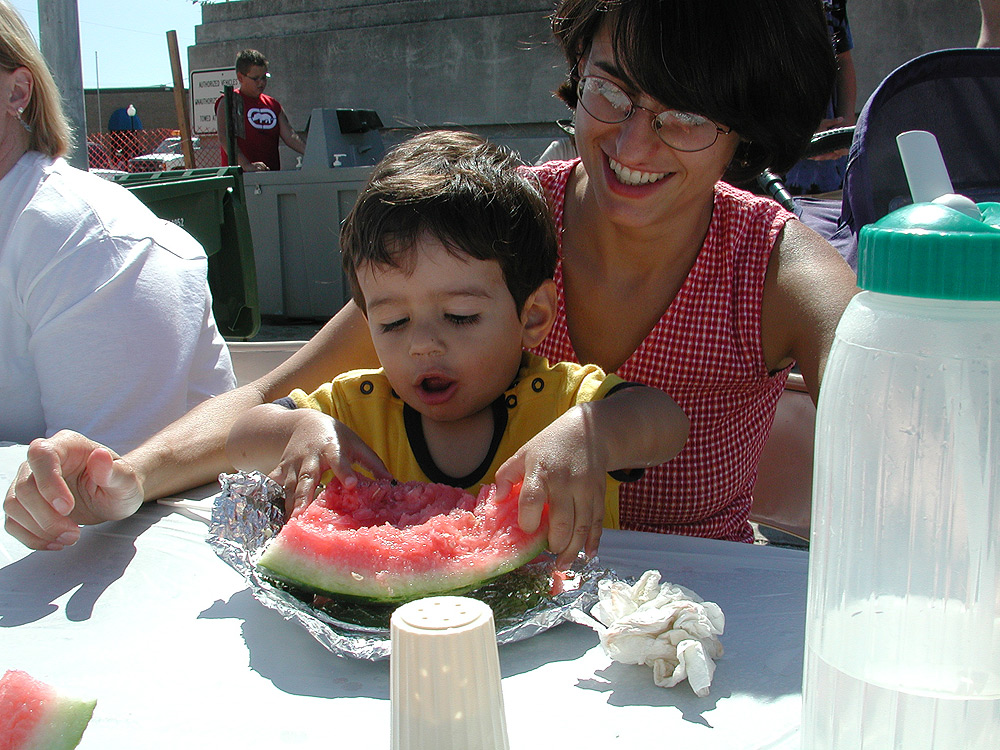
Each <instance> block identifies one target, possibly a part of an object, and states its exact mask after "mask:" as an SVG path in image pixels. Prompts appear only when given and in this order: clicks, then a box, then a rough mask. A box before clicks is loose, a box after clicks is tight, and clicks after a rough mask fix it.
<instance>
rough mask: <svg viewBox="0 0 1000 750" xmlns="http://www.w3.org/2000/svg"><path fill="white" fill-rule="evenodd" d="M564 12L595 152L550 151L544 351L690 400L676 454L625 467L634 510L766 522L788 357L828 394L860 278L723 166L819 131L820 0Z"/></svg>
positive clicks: (563, 28) (636, 0) (660, 517)
mask: <svg viewBox="0 0 1000 750" xmlns="http://www.w3.org/2000/svg"><path fill="white" fill-rule="evenodd" d="M553 30H554V31H555V34H556V38H557V39H558V41H559V42H560V44H561V45H562V47H563V49H564V51H565V53H566V57H567V61H568V66H569V75H568V78H567V81H566V83H565V84H564V86H563V87H562V88H561V89H560V94H561V95H562V96H563V98H564V99H565V100H566V101H567V103H568V104H569V105H570V106H571V107H574V108H575V109H576V146H577V149H578V152H579V154H580V160H579V161H574V162H554V163H550V164H548V165H543V166H541V167H538V168H536V173H537V174H538V175H539V177H540V178H541V179H542V182H543V185H544V186H545V190H546V197H547V199H548V201H549V205H550V210H551V213H552V215H553V216H554V217H555V218H556V222H557V232H558V234H559V236H560V239H561V254H560V259H561V262H560V264H559V266H558V268H557V270H556V277H555V279H556V284H557V289H558V291H559V296H560V299H561V300H562V304H561V305H560V307H559V311H558V315H557V318H556V322H555V325H554V326H553V330H552V333H551V334H550V335H549V336H548V337H547V339H546V340H545V341H544V342H543V343H542V345H541V346H539V347H538V348H537V349H536V351H538V352H539V353H541V354H543V355H545V356H547V357H549V358H552V359H569V360H574V359H575V360H578V361H583V362H595V363H597V364H599V365H601V366H602V367H604V368H605V369H606V370H608V371H614V372H617V373H618V374H619V375H621V376H623V377H625V378H626V379H628V380H636V381H640V382H645V383H649V384H650V385H654V386H657V387H659V388H663V389H664V390H666V391H667V392H668V393H670V394H671V395H672V396H673V397H674V398H675V399H676V400H677V402H678V404H680V406H681V408H682V409H684V411H685V413H686V414H687V415H688V417H689V418H690V419H691V425H692V429H691V438H690V439H689V441H688V444H687V445H686V446H685V448H684V450H683V451H682V452H681V453H680V455H678V456H677V458H675V459H674V460H673V461H671V462H669V463H668V464H666V465H664V466H662V467H658V468H657V469H655V470H652V471H647V472H646V475H645V476H644V477H643V478H642V479H641V480H639V481H638V482H634V483H630V484H628V485H623V487H622V491H621V521H622V526H623V528H635V529H641V530H646V531H661V532H675V533H686V534H697V535H705V536H716V537H720V538H724V539H733V540H742V541H751V539H752V533H751V530H750V526H749V523H748V522H747V513H748V512H749V508H750V504H751V501H752V495H751V492H752V487H753V484H754V478H755V476H756V466H757V459H758V457H759V455H760V451H761V448H762V446H763V443H764V440H765V439H766V437H767V433H768V430H769V428H770V424H771V420H772V418H773V415H774V409H775V404H776V402H777V399H778V397H779V396H780V394H781V392H782V388H783V385H784V381H785V378H786V376H787V373H788V371H789V368H790V367H791V365H792V364H793V362H797V363H798V366H799V368H800V369H801V371H802V373H803V375H804V376H805V378H806V381H807V383H808V385H809V388H810V391H811V393H812V395H813V396H814V397H815V395H816V394H817V393H818V389H819V383H820V378H821V376H822V370H823V365H824V363H825V359H826V353H827V351H828V348H829V345H830V341H831V337H832V334H833V329H834V327H835V325H836V321H837V320H838V319H839V316H840V314H841V312H842V311H843V309H844V306H845V305H846V303H847V300H848V299H849V298H850V297H851V295H852V294H853V293H854V291H855V288H854V281H853V276H852V274H851V273H850V271H849V269H848V268H847V267H846V265H844V264H843V263H842V261H841V259H840V258H839V257H838V256H837V254H836V253H835V252H834V251H833V250H832V248H830V247H829V246H828V245H827V244H826V243H825V242H823V241H822V240H820V239H819V238H818V237H817V236H815V235H813V234H812V233H811V232H810V231H809V230H807V229H805V228H804V227H803V226H802V225H801V224H799V222H797V221H796V220H795V218H794V217H793V216H792V215H791V214H789V213H787V212H785V211H782V210H781V209H780V208H779V207H778V206H777V205H776V204H774V203H773V202H771V201H770V200H767V199H764V198H760V197H757V196H753V195H751V194H749V193H745V192H742V191H740V190H737V189H736V188H734V187H732V185H731V184H729V183H728V182H725V181H723V180H724V179H728V180H731V181H735V182H739V181H742V180H747V179H749V178H752V177H753V176H755V175H756V174H757V173H759V172H760V171H761V169H763V168H765V167H769V166H770V167H772V168H775V169H779V170H780V169H783V168H785V167H787V166H789V165H790V164H792V163H793V162H794V161H795V159H796V157H797V155H798V153H799V152H800V151H801V149H802V148H803V147H804V146H805V144H806V143H808V140H809V137H810V135H811V134H812V133H813V131H814V130H815V126H816V124H817V123H818V122H819V118H820V116H821V114H822V110H823V107H824V106H825V102H826V99H827V98H828V96H829V91H830V88H831V86H832V82H833V53H832V50H831V49H830V45H829V40H828V37H827V33H826V27H825V21H824V17H823V14H822V10H821V7H820V3H819V2H818V1H817V2H811V1H807V2H802V1H801V0H762V1H761V2H754V3H746V2H740V1H739V0H730V1H729V2H716V3H705V2H701V1H699V0H673V1H671V2H659V1H656V0H620V1H619V2H614V3H608V2H602V1H601V0H565V1H564V2H563V3H561V4H560V6H559V8H558V10H557V11H556V13H555V15H554V17H553ZM577 105H579V106H577ZM816 289H822V290H823V292H822V293H821V294H816V292H815V290H816ZM626 299H627V300H628V304H627V305H626V304H622V303H621V301H622V300H626Z"/></svg>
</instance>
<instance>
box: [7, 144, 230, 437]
mask: <svg viewBox="0 0 1000 750" xmlns="http://www.w3.org/2000/svg"><path fill="white" fill-rule="evenodd" d="M207 264H208V261H207V259H206V257H205V252H204V250H202V248H201V245H199V244H198V242H197V241H195V240H194V238H193V237H191V236H190V235H189V234H187V233H186V232H184V231H183V230H182V229H180V228H179V227H177V226H175V225H174V224H171V223H170V222H167V221H164V220H162V219H159V218H157V217H156V216H155V215H154V214H153V213H152V212H151V211H150V210H149V209H147V208H146V207H145V206H144V205H143V204H142V203H141V202H140V201H139V200H138V199H137V198H136V197H135V196H133V195H132V194H131V193H129V191H128V190H126V189H125V188H124V187H122V186H120V185H116V184H114V183H111V182H107V181H105V180H102V179H101V178H100V177H97V176H95V175H91V174H88V173H87V172H82V171H80V170H78V169H74V168H73V167H70V166H69V165H68V164H67V163H66V162H65V161H64V160H62V159H55V160H53V159H50V158H48V157H46V156H43V155H42V154H39V153H37V152H31V151H29V152H28V153H27V154H25V155H24V156H23V157H21V159H20V160H19V161H18V162H17V164H15V165H14V167H13V169H11V171H10V172H8V173H7V174H6V175H4V176H3V178H2V179H0V440H12V441H16V442H21V443H26V442H28V441H29V440H31V439H33V438H36V437H40V436H43V435H51V434H53V433H55V432H57V431H58V430H60V429H63V428H69V429H73V430H77V431H79V432H82V433H83V434H85V435H87V436H88V437H91V438H93V439H95V440H98V441H100V442H102V443H104V444H106V445H108V446H109V447H111V448H113V449H115V450H117V451H120V452H124V451H127V450H129V449H131V448H133V447H135V446H136V445H138V444H139V443H141V442H142V441H143V440H144V439H145V438H147V437H148V436H150V435H151V434H153V433H154V432H156V431H157V430H159V429H160V428H161V427H164V426H166V425H167V424H169V423H170V422H172V421H173V420H175V419H177V418H178V417H180V416H181V415H183V414H184V413H186V412H187V411H188V410H189V409H191V407H193V406H194V405H196V404H198V403H200V402H201V401H204V400H205V399H207V398H209V397H211V396H214V395H216V394H219V393H222V392H224V391H227V390H229V389H231V388H233V387H234V386H235V384H236V381H235V378H234V376H233V369H232V363H231V361H230V358H229V350H228V348H227V347H226V343H225V341H224V340H223V338H222V336H221V334H220V333H219V331H218V329H217V328H216V325H215V318H214V317H213V316H212V301H211V293H210V291H209V288H208V279H207V267H208V265H207Z"/></svg>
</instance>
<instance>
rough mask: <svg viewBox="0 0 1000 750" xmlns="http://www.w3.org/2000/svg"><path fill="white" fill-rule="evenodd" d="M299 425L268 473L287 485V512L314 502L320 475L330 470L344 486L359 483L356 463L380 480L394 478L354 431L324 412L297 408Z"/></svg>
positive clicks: (297, 423) (300, 508)
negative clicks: (274, 465)
mask: <svg viewBox="0 0 1000 750" xmlns="http://www.w3.org/2000/svg"><path fill="white" fill-rule="evenodd" d="M294 413H295V416H296V418H297V419H296V425H295V427H294V429H293V430H292V433H291V435H290V436H289V438H288V444H287V445H286V446H285V450H284V453H282V455H281V459H280V460H279V461H278V465H277V466H276V467H275V469H274V471H272V472H271V473H270V474H269V475H268V476H270V477H271V479H273V480H274V481H276V482H277V483H278V484H280V485H281V486H282V487H284V488H285V511H286V513H288V514H289V515H294V514H296V513H299V512H301V510H302V509H303V508H305V506H307V505H308V504H309V503H311V502H312V501H313V497H314V496H315V494H316V487H317V485H318V484H319V481H320V477H322V476H323V473H324V472H325V471H327V470H328V469H329V470H330V471H332V472H333V474H334V476H336V477H337V479H339V480H340V481H341V482H343V483H344V485H345V486H347V487H351V486H353V485H354V484H357V481H358V475H357V473H356V472H355V470H354V466H355V465H358V466H361V467H363V468H365V469H367V470H368V471H370V472H371V473H372V475H373V476H375V477H376V478H379V479H392V475H391V474H390V473H389V470H388V469H386V467H385V464H383V463H382V459H380V458H379V457H378V455H377V454H376V453H375V451H373V450H372V449H371V448H369V447H368V445H367V444H366V443H365V442H364V441H363V440H362V439H361V438H360V437H358V435H357V433H355V432H354V430H352V429H350V428H349V427H347V425H345V424H343V423H342V422H338V421H337V420H335V419H332V418H331V417H328V416H327V415H325V414H322V413H321V412H318V411H314V410H312V409H297V410H295V412H294Z"/></svg>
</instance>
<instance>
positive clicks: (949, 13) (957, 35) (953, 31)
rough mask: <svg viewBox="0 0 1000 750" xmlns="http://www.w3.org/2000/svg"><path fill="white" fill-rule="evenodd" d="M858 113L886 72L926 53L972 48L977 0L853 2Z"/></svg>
mask: <svg viewBox="0 0 1000 750" xmlns="http://www.w3.org/2000/svg"><path fill="white" fill-rule="evenodd" d="M847 12H848V16H849V18H850V22H851V32H852V33H853V35H854V63H855V67H856V68H857V71H858V109H859V110H860V109H861V107H862V105H864V103H865V101H867V99H868V97H869V95H870V94H871V93H872V91H874V90H875V88H876V87H877V86H878V84H879V83H880V82H881V81H882V79H883V78H885V77H886V76H887V75H888V74H889V73H891V72H892V71H893V70H895V69H896V68H898V67H899V66H900V65H902V64H903V63H904V62H906V61H907V60H911V59H913V58H914V57H917V56H918V55H922V54H924V53H925V52H931V51H933V50H936V49H947V48H949V47H975V46H976V40H977V39H978V38H979V18H980V16H979V3H978V2H977V0H884V1H883V0H852V2H849V3H848V5H847Z"/></svg>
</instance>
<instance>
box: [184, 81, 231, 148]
mask: <svg viewBox="0 0 1000 750" xmlns="http://www.w3.org/2000/svg"><path fill="white" fill-rule="evenodd" d="M226 85H229V86H233V87H234V88H235V87H236V86H238V85H239V84H238V83H237V80H236V69H235V68H220V69H217V70H192V71H191V119H192V121H193V122H192V123H191V124H192V129H193V130H194V132H195V133H197V134H198V135H210V134H213V133H215V132H216V122H215V102H216V101H217V100H218V98H219V97H220V96H222V87H223V86H226Z"/></svg>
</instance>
